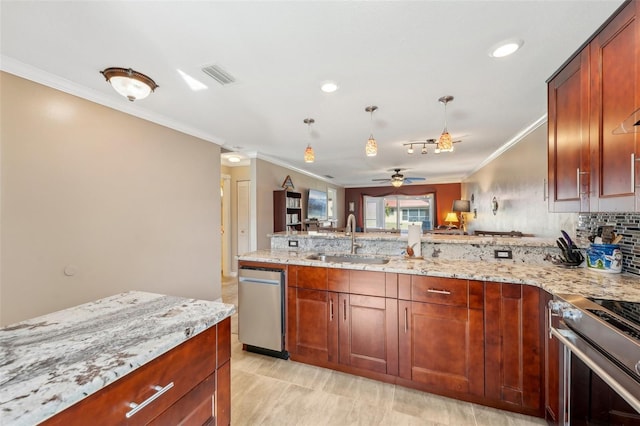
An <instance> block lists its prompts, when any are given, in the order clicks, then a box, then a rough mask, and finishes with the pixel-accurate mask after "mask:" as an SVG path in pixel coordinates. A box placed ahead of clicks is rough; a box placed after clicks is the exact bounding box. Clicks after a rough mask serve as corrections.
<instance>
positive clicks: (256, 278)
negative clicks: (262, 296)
mask: <svg viewBox="0 0 640 426" xmlns="http://www.w3.org/2000/svg"><path fill="white" fill-rule="evenodd" d="M238 275H239V277H238V281H239V282H255V283H261V284H280V283H281V282H282V281H283V275H284V271H282V270H275V269H257V268H255V269H254V268H240V271H239V274H238Z"/></svg>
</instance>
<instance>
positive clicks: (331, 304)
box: [329, 299, 333, 321]
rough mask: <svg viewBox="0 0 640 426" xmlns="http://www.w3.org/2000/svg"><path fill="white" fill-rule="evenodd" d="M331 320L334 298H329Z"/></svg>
mask: <svg viewBox="0 0 640 426" xmlns="http://www.w3.org/2000/svg"><path fill="white" fill-rule="evenodd" d="M329 321H333V299H329Z"/></svg>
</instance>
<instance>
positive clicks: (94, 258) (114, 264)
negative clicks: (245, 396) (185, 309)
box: [0, 73, 221, 325]
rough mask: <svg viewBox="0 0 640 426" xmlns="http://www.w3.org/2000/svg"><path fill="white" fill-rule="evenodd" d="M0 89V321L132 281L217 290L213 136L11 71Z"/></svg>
mask: <svg viewBox="0 0 640 426" xmlns="http://www.w3.org/2000/svg"><path fill="white" fill-rule="evenodd" d="M0 87H1V91H0V92H1V98H0V101H1V104H0V107H1V111H0V120H1V133H0V136H1V166H2V180H1V205H0V219H1V222H0V232H1V236H0V243H1V252H0V267H1V272H0V308H1V311H0V323H1V324H3V325H6V324H9V323H12V322H15V321H18V320H22V319H26V318H31V317H34V316H36V315H40V314H44V313H47V312H51V311H54V310H58V309H61V308H65V307H68V306H73V305H76V304H79V303H83V302H87V301H90V300H94V299H97V298H100V297H104V296H107V295H111V294H115V293H118V292H122V291H127V290H144V291H151V292H157V293H165V294H173V295H180V296H187V297H195V298H203V299H216V298H218V297H220V294H221V288H220V254H219V247H220V233H219V226H220V208H219V206H220V189H219V182H220V148H219V147H218V146H217V145H215V144H212V143H209V142H206V141H203V140H200V139H197V138H194V137H191V136H187V135H185V134H182V133H180V132H177V131H174V130H171V129H168V128H166V127H162V126H159V125H156V124H153V123H151V122H148V121H145V120H141V119H138V118H135V117H132V116H129V115H126V114H123V113H120V112H117V111H115V110H112V109H109V108H106V107H103V106H100V105H98V104H94V103H92V102H89V101H86V100H83V99H80V98H77V97H74V96H71V95H68V94H65V93H63V92H60V91H57V90H54V89H51V88H48V87H45V86H42V85H39V84H36V83H33V82H30V81H27V80H24V79H21V78H18V77H16V76H13V75H11V74H7V73H0ZM123 102H124V101H123ZM141 102H144V101H141ZM65 268H66V270H67V272H68V274H69V275H65Z"/></svg>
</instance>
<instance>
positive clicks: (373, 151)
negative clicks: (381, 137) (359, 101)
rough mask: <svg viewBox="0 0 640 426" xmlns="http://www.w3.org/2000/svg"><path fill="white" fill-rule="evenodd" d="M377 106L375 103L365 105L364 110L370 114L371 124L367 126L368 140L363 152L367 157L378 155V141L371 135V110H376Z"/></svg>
mask: <svg viewBox="0 0 640 426" xmlns="http://www.w3.org/2000/svg"><path fill="white" fill-rule="evenodd" d="M377 109H378V107H377V106H375V105H370V106H368V107H366V108H365V109H364V110H365V111H366V112H368V113H370V114H371V125H370V126H369V140H368V141H367V145H365V148H364V150H365V153H366V154H367V157H375V156H376V155H378V143H377V142H376V140H375V138H374V137H373V112H374V111H375V110H377Z"/></svg>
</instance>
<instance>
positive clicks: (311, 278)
mask: <svg viewBox="0 0 640 426" xmlns="http://www.w3.org/2000/svg"><path fill="white" fill-rule="evenodd" d="M297 270H298V273H297V277H296V278H297V279H296V287H298V288H308V289H310V290H326V289H327V268H316V267H314V266H298V267H297Z"/></svg>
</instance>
